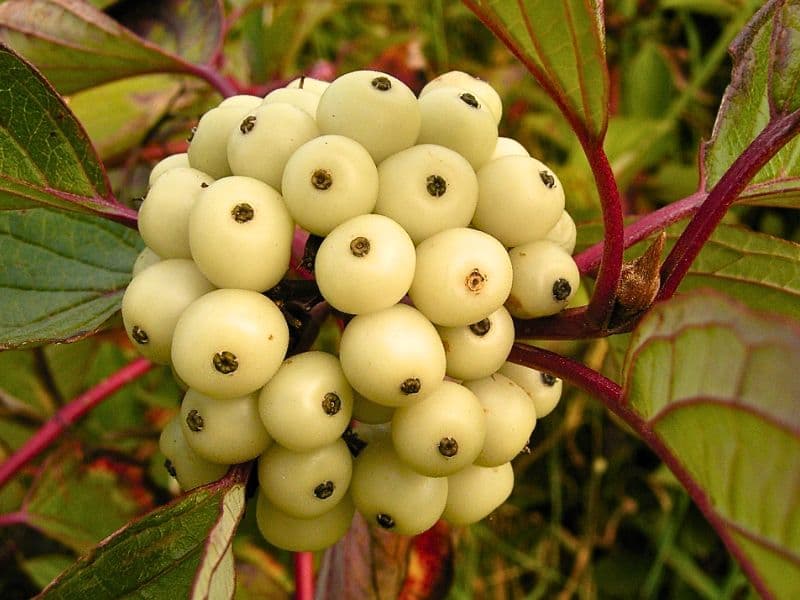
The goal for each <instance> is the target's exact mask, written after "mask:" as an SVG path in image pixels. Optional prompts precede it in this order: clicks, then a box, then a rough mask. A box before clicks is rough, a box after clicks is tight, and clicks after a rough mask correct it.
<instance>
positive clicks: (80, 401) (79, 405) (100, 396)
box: [0, 358, 153, 488]
mask: <svg viewBox="0 0 800 600" xmlns="http://www.w3.org/2000/svg"><path fill="white" fill-rule="evenodd" d="M152 368H153V364H152V363H151V362H150V361H149V360H147V359H145V358H137V359H136V360H134V361H133V362H131V363H129V364H127V365H126V366H124V367H122V368H121V369H120V370H119V371H117V372H116V373H114V374H113V375H110V376H109V377H107V378H106V379H104V380H103V381H101V382H100V383H98V384H97V385H96V386H94V387H93V388H91V389H89V390H87V391H86V392H84V393H83V394H81V395H80V396H78V397H77V398H75V399H74V400H72V401H71V402H70V403H69V404H66V405H65V406H63V407H62V408H61V409H60V410H59V411H58V412H57V413H56V414H55V415H53V417H52V418H51V419H50V420H49V421H47V423H45V424H44V425H42V427H41V428H40V429H39V430H38V431H37V432H36V433H35V434H34V435H33V437H31V438H30V439H29V440H28V441H27V442H25V444H24V445H23V446H22V447H21V448H20V449H19V450H17V451H16V452H15V453H14V454H12V455H11V456H9V457H8V459H7V460H6V461H5V462H3V463H2V464H0V488H2V487H3V486H4V485H5V484H6V483H8V481H9V480H10V479H11V478H12V477H13V476H14V475H15V474H17V473H18V472H19V471H20V469H22V467H24V466H25V465H26V464H28V462H30V461H31V460H33V459H34V458H36V457H37V456H38V455H39V454H41V453H42V452H43V451H44V450H46V449H47V448H48V447H49V446H50V444H52V443H53V442H54V441H55V440H56V439H58V437H59V436H60V435H61V434H62V433H63V432H64V430H66V429H67V428H68V427H70V426H71V425H72V424H73V423H75V422H76V421H78V419H80V418H81V417H83V416H84V415H85V414H86V413H88V412H89V411H90V410H92V409H93V408H94V407H95V406H97V405H98V404H100V403H101V402H102V401H103V400H105V399H106V398H108V397H109V396H110V395H111V394H113V393H114V392H116V391H117V390H119V389H120V388H121V387H123V386H124V385H126V384H128V383H130V382H131V381H134V380H135V379H138V378H139V377H141V376H142V375H144V374H145V373H147V372H148V371H149V370H150V369H152Z"/></svg>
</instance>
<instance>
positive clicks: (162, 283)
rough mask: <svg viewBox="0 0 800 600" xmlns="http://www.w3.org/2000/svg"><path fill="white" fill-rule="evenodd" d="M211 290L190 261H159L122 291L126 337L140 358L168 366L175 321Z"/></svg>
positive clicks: (180, 259)
mask: <svg viewBox="0 0 800 600" xmlns="http://www.w3.org/2000/svg"><path fill="white" fill-rule="evenodd" d="M213 289H214V286H213V285H212V284H211V283H210V282H209V281H208V280H207V279H206V278H205V277H204V276H203V274H202V273H201V272H200V271H199V270H198V269H197V267H196V266H195V264H194V263H193V262H192V261H191V260H189V259H186V258H169V259H166V260H162V261H159V262H157V263H156V264H153V265H151V266H150V267H148V268H147V269H144V270H143V271H142V272H141V273H139V274H137V275H136V277H134V278H133V280H131V282H130V284H129V285H128V287H127V289H126V290H125V294H124V295H123V297H122V322H123V324H124V325H125V333H127V334H128V338H129V339H130V340H131V342H132V343H133V345H134V346H135V347H136V349H137V350H138V351H139V352H140V353H141V354H142V355H143V356H146V357H147V358H149V359H150V360H152V361H153V362H156V363H158V364H164V365H166V364H169V362H170V356H171V352H172V336H173V333H174V331H175V325H176V324H177V322H178V319H179V318H180V316H181V314H182V313H183V311H184V310H186V308H187V307H188V306H189V305H190V304H191V303H192V302H194V301H195V300H197V299H198V298H200V297H201V296H203V295H204V294H206V293H208V292H210V291H211V290H213Z"/></svg>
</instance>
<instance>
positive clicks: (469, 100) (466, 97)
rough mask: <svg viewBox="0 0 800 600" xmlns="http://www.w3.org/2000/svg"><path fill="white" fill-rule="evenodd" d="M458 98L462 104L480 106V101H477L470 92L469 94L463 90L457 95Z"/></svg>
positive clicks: (473, 106)
mask: <svg viewBox="0 0 800 600" xmlns="http://www.w3.org/2000/svg"><path fill="white" fill-rule="evenodd" d="M459 98H461V101H462V102H463V103H464V104H467V105H469V106H471V107H472V108H480V107H481V103H480V102H478V99H477V98H476V97H475V96H473V95H472V94H470V93H469V92H464V93H463V94H461V95H460V96H459Z"/></svg>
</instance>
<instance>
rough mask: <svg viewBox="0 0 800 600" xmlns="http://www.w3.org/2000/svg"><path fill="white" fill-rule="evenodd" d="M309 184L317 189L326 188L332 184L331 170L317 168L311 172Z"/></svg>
mask: <svg viewBox="0 0 800 600" xmlns="http://www.w3.org/2000/svg"><path fill="white" fill-rule="evenodd" d="M311 185H313V186H314V187H315V188H316V189H318V190H327V189H328V188H330V187H331V186H332V185H333V177H331V172H330V171H328V170H326V169H317V170H316V171H314V172H313V173H312V174H311Z"/></svg>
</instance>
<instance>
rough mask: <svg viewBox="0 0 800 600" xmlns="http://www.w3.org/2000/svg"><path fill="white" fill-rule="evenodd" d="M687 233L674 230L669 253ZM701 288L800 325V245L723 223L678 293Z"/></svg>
mask: <svg viewBox="0 0 800 600" xmlns="http://www.w3.org/2000/svg"><path fill="white" fill-rule="evenodd" d="M681 229H682V228H681V227H672V228H670V229H669V230H668V242H667V250H666V251H667V252H669V248H671V247H672V245H673V244H674V243H675V240H676V239H677V237H678V235H679V234H680V230H681ZM641 251H644V246H642V247H641ZM697 288H714V289H717V290H719V291H720V292H724V293H726V294H728V295H730V296H733V297H734V298H736V299H737V300H739V301H740V302H744V303H745V304H747V305H748V306H749V307H750V308H754V309H757V310H764V311H769V312H774V313H779V314H782V315H785V316H787V317H791V318H794V319H796V320H799V321H800V245H798V244H795V243H793V242H788V241H786V240H782V239H780V238H775V237H772V236H769V235H765V234H762V233H756V232H753V231H750V230H747V229H744V228H741V227H735V226H732V225H720V226H719V227H717V229H716V230H715V231H714V233H713V234H712V235H711V237H710V238H709V240H708V242H707V243H706V244H705V245H704V246H703V249H702V250H701V251H700V254H699V255H698V256H697V258H696V259H695V261H694V262H693V263H692V266H691V267H690V269H689V272H688V273H687V275H686V278H685V279H684V280H683V282H681V286H680V288H678V289H679V291H680V292H688V291H690V290H694V289H697Z"/></svg>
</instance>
